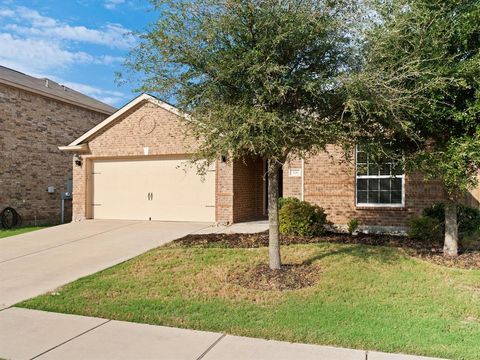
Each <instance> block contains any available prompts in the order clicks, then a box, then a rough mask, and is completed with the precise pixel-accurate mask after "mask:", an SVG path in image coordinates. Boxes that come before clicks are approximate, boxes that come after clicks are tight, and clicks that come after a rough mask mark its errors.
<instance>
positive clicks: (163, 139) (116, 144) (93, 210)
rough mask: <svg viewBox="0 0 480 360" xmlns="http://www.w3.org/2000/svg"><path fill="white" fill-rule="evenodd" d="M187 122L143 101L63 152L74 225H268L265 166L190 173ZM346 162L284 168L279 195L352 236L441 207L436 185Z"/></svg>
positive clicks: (324, 157) (336, 155)
mask: <svg viewBox="0 0 480 360" xmlns="http://www.w3.org/2000/svg"><path fill="white" fill-rule="evenodd" d="M188 121H190V119H189V117H188V116H186V115H183V114H181V113H180V112H179V111H178V110H177V109H176V108H174V107H173V106H171V105H168V104H166V103H164V102H162V101H160V100H158V99H156V98H154V97H152V96H150V95H146V94H144V95H141V96H139V97H138V98H136V99H134V100H133V101H132V102H130V103H129V104H127V105H126V106H125V107H124V108H122V109H120V110H119V111H118V112H116V113H115V114H113V115H112V116H110V117H109V118H107V119H106V120H105V121H104V122H102V123H101V124H99V125H97V126H96V127H94V128H92V129H91V130H90V131H88V132H87V133H85V134H84V135H83V136H81V137H80V138H78V139H77V140H75V141H74V142H72V143H71V144H70V145H68V146H63V147H61V149H62V150H64V151H69V152H73V153H75V159H76V161H75V163H74V166H73V182H74V190H73V219H74V220H75V221H78V220H83V219H92V218H96V219H139V220H142V219H143V220H168V221H210V222H220V223H234V222H242V221H248V220H255V219H263V218H265V216H266V184H265V176H264V175H265V162H264V161H263V160H262V159H260V158H248V159H245V160H243V161H240V160H237V161H234V162H233V163H231V162H228V161H225V159H221V160H220V159H219V160H218V161H217V162H216V164H214V165H212V166H211V167H210V168H209V171H208V172H207V173H206V174H205V175H204V176H203V177H201V176H199V175H198V174H197V172H196V170H195V169H192V168H188V167H185V166H183V164H185V163H187V162H188V159H189V158H190V156H191V154H192V153H194V152H195V145H196V142H195V141H194V140H193V139H192V138H190V137H188V136H186V135H185V131H184V130H185V129H184V127H185V124H186V122H188ZM354 158H355V161H352V162H351V163H349V162H345V160H344V159H343V156H342V153H341V150H340V149H338V148H337V147H335V146H333V145H332V146H329V147H328V149H327V152H325V153H321V154H318V155H315V156H311V157H309V158H308V159H305V160H291V161H289V162H287V163H286V164H285V165H284V168H283V177H282V182H281V184H282V190H281V191H282V194H283V196H284V197H288V196H294V197H298V198H300V199H304V200H306V201H309V202H312V203H315V204H318V205H320V206H321V207H323V208H324V209H325V210H326V212H327V215H328V219H329V220H330V221H331V222H332V223H334V224H336V225H339V226H345V225H346V224H347V223H348V221H349V220H350V219H352V218H357V219H359V220H360V223H361V224H362V225H363V226H366V227H369V228H372V229H378V230H396V229H402V228H404V227H405V225H406V221H407V219H408V218H409V217H411V216H415V215H419V214H420V213H421V211H422V209H424V208H425V207H428V206H430V205H431V204H433V203H435V202H437V201H441V200H443V199H444V195H445V194H444V192H443V189H442V186H441V184H440V183H439V182H434V181H430V182H425V181H424V180H423V178H422V177H421V176H420V175H418V174H408V175H403V174H397V176H396V177H395V178H394V177H392V169H391V168H390V165H389V164H384V165H383V166H381V167H380V168H378V167H377V166H375V164H370V163H369V161H368V156H367V154H365V153H362V152H361V151H359V152H357V154H356V156H355V157H354Z"/></svg>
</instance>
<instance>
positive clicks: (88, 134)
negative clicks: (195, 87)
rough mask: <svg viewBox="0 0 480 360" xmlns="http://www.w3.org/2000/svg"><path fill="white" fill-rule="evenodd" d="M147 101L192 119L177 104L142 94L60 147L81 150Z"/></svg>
mask: <svg viewBox="0 0 480 360" xmlns="http://www.w3.org/2000/svg"><path fill="white" fill-rule="evenodd" d="M145 102H150V103H153V104H155V105H157V106H159V107H160V108H162V109H164V110H167V111H169V112H171V113H172V114H175V115H177V116H179V117H182V118H185V119H187V120H190V116H189V115H188V114H185V113H183V112H182V111H180V110H179V109H177V108H176V107H175V106H173V105H170V104H168V103H166V102H164V101H161V100H159V99H157V98H156V97H154V96H152V95H149V94H141V95H139V96H137V97H136V98H135V99H133V100H132V101H130V102H129V103H128V104H126V105H125V106H123V107H122V108H120V109H118V111H117V112H115V113H114V114H112V115H110V116H109V117H108V118H106V119H105V120H103V121H102V122H101V123H100V124H98V125H97V126H95V127H93V128H92V129H90V130H89V131H87V132H86V133H85V134H83V135H82V136H80V137H79V138H78V139H77V140H75V141H73V142H72V143H71V144H69V145H68V146H59V149H60V150H62V151H81V150H82V145H84V144H85V143H86V142H88V140H90V139H91V138H92V137H94V136H95V134H97V133H98V132H99V131H101V130H102V129H104V128H105V127H107V126H108V125H110V124H112V123H113V122H115V121H116V120H118V119H120V118H121V116H122V115H123V114H125V113H126V112H128V111H129V110H131V109H133V108H135V107H137V106H139V105H140V104H142V103H145Z"/></svg>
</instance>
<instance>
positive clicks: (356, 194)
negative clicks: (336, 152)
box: [355, 147, 405, 209]
mask: <svg viewBox="0 0 480 360" xmlns="http://www.w3.org/2000/svg"><path fill="white" fill-rule="evenodd" d="M357 152H358V147H355V206H356V207H361V208H397V209H398V208H405V174H402V175H396V176H391V175H357V172H358V163H357ZM367 166H368V163H367ZM358 179H402V203H401V204H385V203H383V204H382V203H378V204H371V203H359V202H358Z"/></svg>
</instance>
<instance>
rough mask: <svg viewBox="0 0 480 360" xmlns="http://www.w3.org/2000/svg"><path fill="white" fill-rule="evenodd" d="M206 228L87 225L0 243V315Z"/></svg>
mask: <svg viewBox="0 0 480 360" xmlns="http://www.w3.org/2000/svg"><path fill="white" fill-rule="evenodd" d="M210 226H211V224H208V223H191V222H189V223H182V222H156V221H151V222H147V221H119V220H88V221H82V222H77V223H70V224H65V225H60V226H55V227H51V228H47V229H43V230H38V231H34V232H31V233H27V234H22V235H17V236H12V237H9V238H4V239H0V309H3V308H6V307H8V306H11V305H13V304H15V303H17V302H19V301H22V300H26V299H29V298H31V297H34V296H37V295H40V294H43V293H45V292H48V291H52V290H54V289H55V288H57V287H59V286H61V285H64V284H67V283H69V282H71V281H73V280H76V279H78V278H80V277H83V276H86V275H89V274H93V273H95V272H97V271H100V270H103V269H105V268H108V267H110V266H113V265H115V264H118V263H120V262H123V261H125V260H128V259H130V258H132V257H135V256H137V255H139V254H141V253H143V252H145V251H147V250H150V249H152V248H155V247H157V246H160V245H163V244H165V243H167V242H169V241H172V240H174V239H177V238H179V237H182V236H185V235H188V234H190V233H193V232H197V231H201V230H202V229H206V228H209V227H210Z"/></svg>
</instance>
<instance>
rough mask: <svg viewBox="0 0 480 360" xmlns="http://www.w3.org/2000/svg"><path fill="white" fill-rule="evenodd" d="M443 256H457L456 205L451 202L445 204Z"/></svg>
mask: <svg viewBox="0 0 480 360" xmlns="http://www.w3.org/2000/svg"><path fill="white" fill-rule="evenodd" d="M443 254H444V255H445V256H458V223H457V205H456V204H455V203H453V202H448V203H447V204H445V244H444V246H443Z"/></svg>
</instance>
